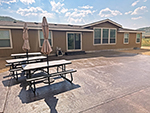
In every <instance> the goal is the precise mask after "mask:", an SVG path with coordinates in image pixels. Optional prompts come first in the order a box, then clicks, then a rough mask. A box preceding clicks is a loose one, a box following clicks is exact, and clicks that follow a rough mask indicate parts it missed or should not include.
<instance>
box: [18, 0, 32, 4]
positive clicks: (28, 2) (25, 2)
mask: <svg viewBox="0 0 150 113" xmlns="http://www.w3.org/2000/svg"><path fill="white" fill-rule="evenodd" d="M20 2H22V3H24V4H28V5H29V4H32V3H35V0H20Z"/></svg>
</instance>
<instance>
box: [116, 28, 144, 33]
mask: <svg viewBox="0 0 150 113" xmlns="http://www.w3.org/2000/svg"><path fill="white" fill-rule="evenodd" d="M118 32H130V33H131V32H132V33H145V31H140V30H134V29H127V28H119V29H118Z"/></svg>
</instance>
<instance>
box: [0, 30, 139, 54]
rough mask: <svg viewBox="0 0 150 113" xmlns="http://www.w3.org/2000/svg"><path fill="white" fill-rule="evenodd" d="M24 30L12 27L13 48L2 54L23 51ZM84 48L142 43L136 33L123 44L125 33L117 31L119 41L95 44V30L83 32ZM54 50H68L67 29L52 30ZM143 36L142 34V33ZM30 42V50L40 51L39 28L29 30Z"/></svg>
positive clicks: (1, 50) (130, 45) (129, 45)
mask: <svg viewBox="0 0 150 113" xmlns="http://www.w3.org/2000/svg"><path fill="white" fill-rule="evenodd" d="M22 32H23V31H22V30H19V29H12V30H11V35H12V45H13V48H12V49H0V56H10V55H11V54H12V53H22V52H24V51H23V50H22V45H23V39H22ZM81 35H82V50H83V51H93V50H94V51H95V50H102V49H118V48H119V49H122V48H134V47H141V43H139V44H136V43H135V42H136V33H130V34H129V44H123V38H124V33H117V40H116V41H117V43H116V44H113V45H112V44H107V45H93V32H82V34H81ZM52 37H53V47H52V49H53V52H52V53H56V47H60V48H61V49H62V50H63V51H64V52H66V51H67V48H66V47H67V46H66V31H52ZM141 38H142V35H141ZM29 43H30V48H31V50H30V51H29V52H40V50H41V48H40V47H39V37H38V30H29Z"/></svg>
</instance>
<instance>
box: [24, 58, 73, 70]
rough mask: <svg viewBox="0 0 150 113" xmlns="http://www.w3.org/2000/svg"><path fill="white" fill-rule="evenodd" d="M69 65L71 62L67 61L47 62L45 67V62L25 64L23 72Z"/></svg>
mask: <svg viewBox="0 0 150 113" xmlns="http://www.w3.org/2000/svg"><path fill="white" fill-rule="evenodd" d="M71 63H72V62H71V61H67V60H54V61H49V65H47V62H40V63H32V64H27V65H26V66H25V67H23V70H25V71H26V70H34V69H39V68H46V67H55V66H60V65H65V64H71Z"/></svg>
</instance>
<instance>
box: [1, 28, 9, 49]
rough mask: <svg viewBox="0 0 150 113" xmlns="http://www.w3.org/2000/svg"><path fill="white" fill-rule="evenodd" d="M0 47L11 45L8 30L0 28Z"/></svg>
mask: <svg viewBox="0 0 150 113" xmlns="http://www.w3.org/2000/svg"><path fill="white" fill-rule="evenodd" d="M0 47H11V40H10V31H9V30H0Z"/></svg>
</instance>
